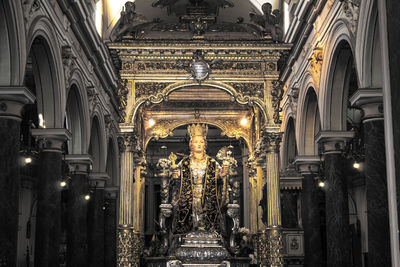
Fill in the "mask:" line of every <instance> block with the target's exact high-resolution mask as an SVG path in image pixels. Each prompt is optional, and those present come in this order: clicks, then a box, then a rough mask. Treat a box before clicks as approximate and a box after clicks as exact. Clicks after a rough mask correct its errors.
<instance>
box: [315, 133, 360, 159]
mask: <svg viewBox="0 0 400 267" xmlns="http://www.w3.org/2000/svg"><path fill="white" fill-rule="evenodd" d="M353 137H354V132H351V131H321V132H319V133H318V134H317V136H316V137H315V140H316V141H317V142H318V144H319V145H320V146H322V148H323V153H324V154H338V153H342V151H343V149H344V147H345V144H346V142H348V141H350V140H351V139H352V138H353Z"/></svg>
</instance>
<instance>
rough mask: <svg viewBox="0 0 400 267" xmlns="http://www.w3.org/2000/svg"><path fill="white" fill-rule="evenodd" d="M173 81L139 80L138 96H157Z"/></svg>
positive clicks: (136, 85)
mask: <svg viewBox="0 0 400 267" xmlns="http://www.w3.org/2000/svg"><path fill="white" fill-rule="evenodd" d="M170 84H171V83H166V82H159V83H158V82H138V83H135V96H136V98H139V97H142V96H156V95H157V94H159V93H161V92H162V91H163V90H164V89H165V88H166V87H167V86H168V85H170Z"/></svg>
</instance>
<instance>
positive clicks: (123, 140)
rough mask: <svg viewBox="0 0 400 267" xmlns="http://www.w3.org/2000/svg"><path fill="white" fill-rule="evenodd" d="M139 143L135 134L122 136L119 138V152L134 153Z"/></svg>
mask: <svg viewBox="0 0 400 267" xmlns="http://www.w3.org/2000/svg"><path fill="white" fill-rule="evenodd" d="M137 141H138V140H137V136H135V135H134V134H133V133H123V134H120V135H119V136H118V146H119V151H120V152H121V153H122V152H127V151H131V152H133V151H134V150H135V149H136V147H137V145H138V142H137Z"/></svg>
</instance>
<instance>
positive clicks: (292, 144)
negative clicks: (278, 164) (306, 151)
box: [282, 117, 297, 169]
mask: <svg viewBox="0 0 400 267" xmlns="http://www.w3.org/2000/svg"><path fill="white" fill-rule="evenodd" d="M295 129H296V128H295V125H294V119H293V118H292V117H290V118H289V120H288V122H287V124H286V130H285V135H284V142H283V143H284V145H283V149H284V151H283V158H282V168H283V169H285V168H286V167H287V166H288V165H289V164H291V163H293V161H294V159H295V157H296V156H297V143H296V132H295Z"/></svg>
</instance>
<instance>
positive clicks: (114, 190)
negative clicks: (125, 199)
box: [104, 186, 119, 199]
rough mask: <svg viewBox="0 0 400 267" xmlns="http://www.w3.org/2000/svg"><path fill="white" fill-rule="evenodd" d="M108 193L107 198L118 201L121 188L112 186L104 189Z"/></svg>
mask: <svg viewBox="0 0 400 267" xmlns="http://www.w3.org/2000/svg"><path fill="white" fill-rule="evenodd" d="M104 191H105V193H106V196H105V197H106V198H108V199H117V198H118V194H119V187H118V186H110V187H106V188H105V189H104Z"/></svg>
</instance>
